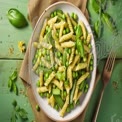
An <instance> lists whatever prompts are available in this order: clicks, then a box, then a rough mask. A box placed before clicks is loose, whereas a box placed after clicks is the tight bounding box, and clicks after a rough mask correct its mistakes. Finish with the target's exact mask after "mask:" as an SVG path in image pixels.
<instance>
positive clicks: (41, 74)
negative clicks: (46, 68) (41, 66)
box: [39, 71, 44, 86]
mask: <svg viewBox="0 0 122 122" xmlns="http://www.w3.org/2000/svg"><path fill="white" fill-rule="evenodd" d="M43 74H44V73H43V71H41V72H40V74H39V76H40V86H43V83H44V82H43Z"/></svg>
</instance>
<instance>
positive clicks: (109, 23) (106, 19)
mask: <svg viewBox="0 0 122 122" xmlns="http://www.w3.org/2000/svg"><path fill="white" fill-rule="evenodd" d="M102 20H103V22H105V23H106V25H107V26H108V28H109V29H110V30H111V31H112V32H113V33H114V34H115V35H116V34H117V28H116V25H115V23H114V21H113V18H112V17H111V16H110V15H109V14H108V13H102Z"/></svg>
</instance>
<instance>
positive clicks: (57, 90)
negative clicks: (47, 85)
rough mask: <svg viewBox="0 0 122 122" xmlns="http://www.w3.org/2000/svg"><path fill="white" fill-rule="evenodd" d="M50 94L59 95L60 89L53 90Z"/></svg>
mask: <svg viewBox="0 0 122 122" xmlns="http://www.w3.org/2000/svg"><path fill="white" fill-rule="evenodd" d="M52 94H53V95H60V89H58V88H55V89H53V90H52Z"/></svg>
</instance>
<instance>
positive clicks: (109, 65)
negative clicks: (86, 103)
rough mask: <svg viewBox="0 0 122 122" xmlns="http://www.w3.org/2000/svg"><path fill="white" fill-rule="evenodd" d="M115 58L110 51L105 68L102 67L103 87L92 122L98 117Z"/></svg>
mask: <svg viewBox="0 0 122 122" xmlns="http://www.w3.org/2000/svg"><path fill="white" fill-rule="evenodd" d="M115 58H116V55H115V53H113V52H112V51H110V53H109V56H108V58H107V61H106V64H105V67H104V70H103V74H102V81H103V87H102V90H101V93H100V98H99V101H98V105H97V108H96V111H95V114H94V116H93V120H92V122H96V120H97V116H98V112H99V109H100V104H101V101H102V97H103V93H104V89H105V87H106V86H107V84H108V82H109V80H110V77H111V74H112V71H113V66H114V63H115Z"/></svg>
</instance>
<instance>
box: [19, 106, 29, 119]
mask: <svg viewBox="0 0 122 122" xmlns="http://www.w3.org/2000/svg"><path fill="white" fill-rule="evenodd" d="M27 114H28V113H27V112H26V111H25V109H23V108H21V109H20V110H19V116H20V117H21V118H22V119H28V117H27Z"/></svg>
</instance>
